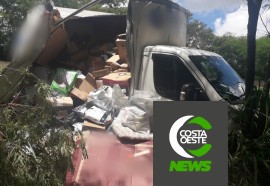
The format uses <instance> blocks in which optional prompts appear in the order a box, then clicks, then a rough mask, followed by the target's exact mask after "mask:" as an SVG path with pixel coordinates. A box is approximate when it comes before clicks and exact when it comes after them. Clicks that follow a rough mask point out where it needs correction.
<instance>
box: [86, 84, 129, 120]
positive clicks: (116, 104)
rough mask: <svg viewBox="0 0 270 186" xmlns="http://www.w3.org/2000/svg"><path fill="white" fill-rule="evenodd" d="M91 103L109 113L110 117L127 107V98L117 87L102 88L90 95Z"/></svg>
mask: <svg viewBox="0 0 270 186" xmlns="http://www.w3.org/2000/svg"><path fill="white" fill-rule="evenodd" d="M90 100H91V103H92V104H94V105H96V106H97V107H99V108H102V109H104V110H106V111H110V112H111V113H112V116H113V117H114V116H117V115H118V113H119V111H120V109H121V108H123V107H125V106H126V105H127V98H126V96H125V94H124V93H123V92H122V90H121V88H120V86H119V85H114V87H113V88H111V87H108V86H103V87H101V88H99V89H98V90H96V91H93V92H91V93H90Z"/></svg>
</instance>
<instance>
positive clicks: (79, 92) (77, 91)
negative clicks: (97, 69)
mask: <svg viewBox="0 0 270 186" xmlns="http://www.w3.org/2000/svg"><path fill="white" fill-rule="evenodd" d="M96 88H97V85H96V80H95V78H94V76H93V75H92V74H91V73H88V74H87V76H86V77H85V79H84V80H83V82H82V83H81V84H80V86H78V87H75V88H74V89H73V90H72V91H71V93H70V94H71V96H74V97H77V98H79V99H80V100H83V101H85V100H86V99H87V97H88V95H89V93H90V92H91V91H93V90H95V89H96Z"/></svg>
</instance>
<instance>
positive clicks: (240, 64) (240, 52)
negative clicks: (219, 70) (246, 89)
mask: <svg viewBox="0 0 270 186" xmlns="http://www.w3.org/2000/svg"><path fill="white" fill-rule="evenodd" d="M246 46H247V45H246V37H235V36H233V35H230V34H226V35H224V36H215V39H214V41H213V44H212V51H214V52H216V53H218V54H220V55H221V56H222V57H223V58H224V59H225V60H226V61H227V62H228V63H229V64H230V65H231V66H232V67H233V68H234V69H235V70H236V71H237V72H238V73H239V74H240V76H241V77H245V73H246V70H245V64H246V55H247V52H246Z"/></svg>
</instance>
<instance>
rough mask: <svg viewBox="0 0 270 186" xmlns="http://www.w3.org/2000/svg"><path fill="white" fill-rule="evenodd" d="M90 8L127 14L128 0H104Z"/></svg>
mask: <svg viewBox="0 0 270 186" xmlns="http://www.w3.org/2000/svg"><path fill="white" fill-rule="evenodd" d="M89 10H92V11H99V12H108V13H114V14H119V15H125V14H127V0H103V1H101V2H100V3H99V4H96V5H94V6H92V7H90V8H89Z"/></svg>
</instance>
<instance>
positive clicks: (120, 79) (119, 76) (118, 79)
mask: <svg viewBox="0 0 270 186" xmlns="http://www.w3.org/2000/svg"><path fill="white" fill-rule="evenodd" d="M130 77H131V75H130V72H116V73H111V74H109V75H107V76H104V77H102V78H101V79H102V80H103V84H104V85H108V86H113V85H115V84H118V85H120V87H121V88H123V89H125V90H126V91H127V92H128V91H129V80H130Z"/></svg>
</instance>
